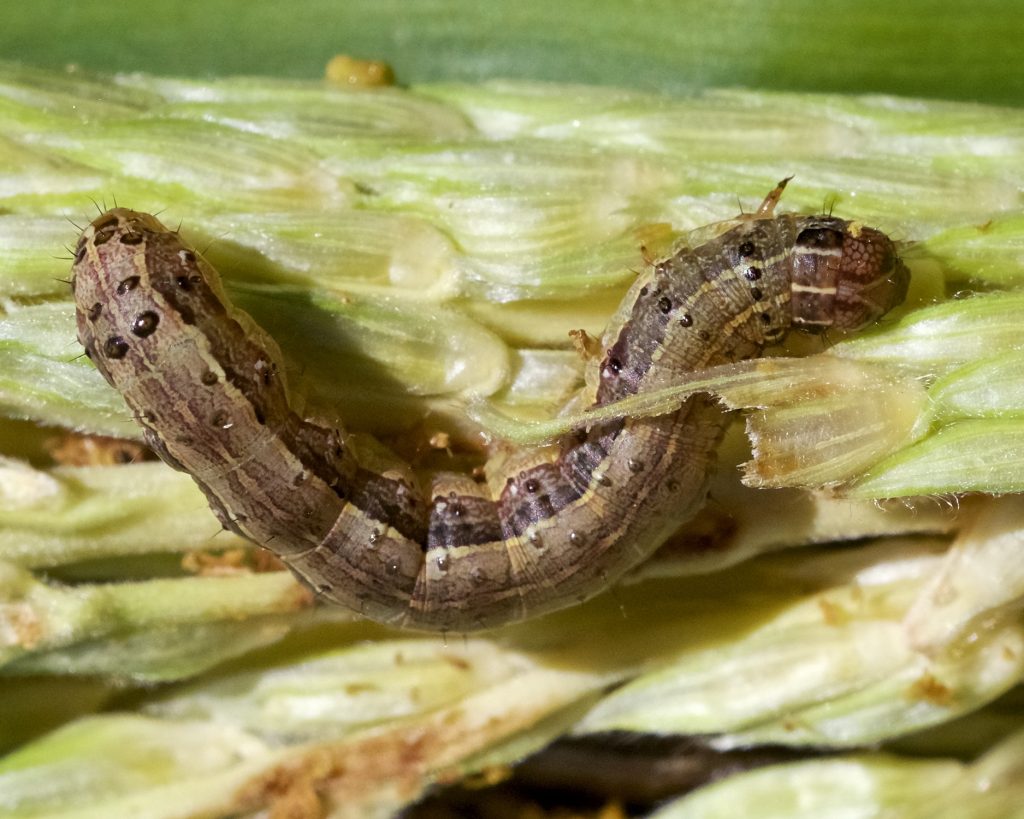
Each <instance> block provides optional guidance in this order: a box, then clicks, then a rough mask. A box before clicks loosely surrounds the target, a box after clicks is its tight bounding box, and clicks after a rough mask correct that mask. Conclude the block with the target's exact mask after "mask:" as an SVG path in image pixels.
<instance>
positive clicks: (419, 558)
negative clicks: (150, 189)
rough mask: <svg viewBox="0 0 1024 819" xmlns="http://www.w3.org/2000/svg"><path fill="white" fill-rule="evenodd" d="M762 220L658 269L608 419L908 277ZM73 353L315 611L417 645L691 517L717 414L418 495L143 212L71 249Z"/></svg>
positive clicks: (564, 601) (836, 227) (548, 596)
mask: <svg viewBox="0 0 1024 819" xmlns="http://www.w3.org/2000/svg"><path fill="white" fill-rule="evenodd" d="M781 189H782V186H781V185H780V186H779V187H778V188H777V189H776V190H775V191H773V192H772V194H770V195H769V197H768V198H767V199H766V200H765V203H764V204H763V205H762V206H761V208H760V209H759V210H758V211H757V213H755V214H753V215H751V216H748V217H744V218H741V219H739V220H737V222H736V223H735V225H734V226H732V227H731V228H729V229H727V230H725V231H724V232H723V233H721V234H720V235H719V236H717V238H715V239H713V240H711V241H708V242H706V243H704V244H702V245H700V246H699V247H695V248H684V249H682V250H679V251H678V252H676V253H675V254H674V255H672V256H670V257H668V258H665V259H663V260H661V261H658V262H657V263H655V264H652V265H650V266H649V267H648V269H646V270H645V271H644V272H643V273H642V274H641V275H640V276H639V279H638V281H637V282H636V283H635V284H634V286H633V287H632V288H631V290H630V291H629V293H628V294H627V296H626V297H625V300H624V301H623V303H622V306H621V307H620V309H619V312H618V314H617V316H616V318H615V320H614V321H613V323H612V326H611V327H610V328H609V330H608V331H607V332H606V335H605V342H606V345H605V348H604V352H603V358H602V359H601V367H600V375H599V380H598V384H597V391H596V399H595V400H596V404H597V405H603V404H607V403H610V402H612V401H615V400H617V399H619V398H622V397H624V396H628V395H631V394H633V393H636V392H638V391H641V390H650V389H657V388H659V387H665V386H669V385H671V384H672V383H673V379H676V380H678V378H679V376H680V374H682V373H687V372H691V371H694V370H699V369H701V368H705V367H709V366H712V365H715V364H721V363H725V362H729V361H735V360H739V359H743V358H751V357H755V356H757V355H759V354H760V353H761V351H762V350H763V348H764V347H765V346H766V345H770V344H774V343H776V342H778V341H780V340H781V339H782V338H783V337H784V336H785V335H786V333H787V332H788V330H789V329H790V328H793V327H796V328H800V329H804V330H808V331H811V332H820V331H822V330H825V329H827V328H836V329H840V330H848V329H855V328H858V327H860V326H862V325H864V324H866V323H868V322H871V321H873V320H875V319H877V318H878V317H879V316H881V315H882V314H883V313H885V312H886V311H887V310H889V309H890V308H891V307H893V306H894V305H896V304H898V303H900V302H901V301H902V300H903V298H904V296H905V294H906V290H907V285H908V275H909V274H908V272H907V269H906V267H905V266H904V265H903V263H902V262H901V261H900V259H899V257H898V256H897V254H896V251H895V248H894V246H893V243H892V242H891V241H890V240H889V238H888V237H886V236H885V235H884V234H882V233H881V232H879V231H877V230H874V229H872V228H868V227H864V226H862V225H860V224H858V223H855V222H849V221H845V220H842V219H838V218H834V217H832V216H825V215H821V216H797V215H782V216H775V215H774V213H773V210H774V206H775V203H776V202H777V200H778V197H779V195H780V194H781ZM73 274H74V277H73V282H72V287H73V290H74V293H75V301H76V314H77V322H78V337H79V340H80V341H81V343H82V345H83V346H84V347H85V350H86V353H87V354H88V355H89V357H90V358H91V359H92V361H93V362H94V363H95V365H96V367H97V369H98V370H99V371H100V372H101V373H102V374H103V375H104V377H105V378H106V379H107V381H109V382H110V383H111V384H112V385H113V386H114V387H115V388H116V389H117V390H118V391H120V392H121V394H122V395H123V396H124V398H125V401H126V402H127V403H128V405H129V407H130V408H131V409H132V411H133V412H134V415H135V418H136V420H137V421H138V423H139V424H141V425H142V427H143V428H144V430H145V436H146V440H147V442H148V443H149V445H150V446H151V447H152V448H153V449H154V450H155V451H156V452H157V453H158V454H159V455H160V457H161V458H162V459H163V460H164V461H166V462H167V463H168V464H170V465H171V466H173V467H174V468H176V469H180V470H184V471H186V472H188V473H189V474H190V475H191V476H192V478H193V479H194V480H195V481H196V483H197V484H198V485H199V486H200V488H201V489H202V490H203V492H204V493H205V494H206V497H207V498H208V500H209V502H210V506H211V507H212V509H213V511H214V512H215V513H216V515H217V517H218V518H219V519H220V521H221V523H222V524H223V525H224V526H225V527H226V528H227V529H229V530H231V531H234V532H236V533H238V534H240V535H241V536H243V537H245V538H248V539H249V540H251V541H253V542H255V543H257V544H261V545H263V546H265V547H266V548H268V549H270V550H272V551H273V552H275V553H276V554H277V555H278V556H279V557H280V558H281V559H282V560H283V561H284V562H285V563H286V564H287V565H288V566H289V567H290V568H291V570H292V571H293V572H294V573H295V574H296V575H298V576H299V577H300V578H301V579H302V580H303V581H305V582H306V583H307V584H308V585H310V586H311V587H312V588H313V589H315V590H316V592H317V593H318V594H319V595H320V597H322V598H323V599H325V600H328V601H331V602H333V603H338V604H341V605H343V606H348V607H350V608H352V609H354V610H356V611H358V612H360V613H362V614H363V615H365V616H366V617H369V618H372V619H374V620H378V621H380V622H384V623H389V624H393V625H397V626H405V627H410V628H418V629H439V630H458V631H471V630H475V629H480V628H487V627H491V626H496V625H500V624H503V623H508V622H512V621H517V620H521V619H524V618H527V617H532V616H535V615H538V614H541V613H544V612H549V611H552V610H555V609H559V608H563V607H565V606H568V605H572V604H574V603H576V602H581V601H583V600H585V599H587V598H589V597H591V596H593V595H594V594H596V593H597V592H599V591H600V590H602V589H603V588H605V587H607V586H608V585H610V584H611V583H613V582H614V581H615V580H616V579H617V578H619V577H620V576H621V575H622V574H623V573H624V572H625V571H627V570H628V569H630V568H631V567H633V566H635V565H636V564H637V563H639V562H640V561H642V560H644V559H645V558H646V557H647V556H648V555H650V553H651V552H652V551H653V550H654V549H655V548H657V546H658V545H660V544H661V543H662V542H663V541H664V540H665V539H666V538H667V537H668V536H669V535H670V534H671V533H672V532H673V531H674V530H675V529H676V528H677V527H679V526H680V524H682V523H684V522H685V521H686V520H687V519H689V518H690V517H691V516H692V515H693V514H694V513H695V512H696V511H697V509H698V508H699V507H700V505H701V504H702V503H703V501H704V497H705V494H706V486H707V482H708V477H709V474H710V472H711V469H712V467H713V463H714V458H715V450H716V448H717V446H718V443H719V439H720V437H721V434H722V431H723V429H724V425H725V416H724V414H723V413H722V412H721V410H720V409H719V408H718V407H717V406H716V405H715V404H714V402H713V401H712V400H711V399H710V398H708V397H704V396H697V397H694V398H691V399H689V400H687V401H686V402H685V403H684V404H683V405H682V406H681V407H680V408H679V409H678V410H676V411H673V412H671V413H668V414H665V415H661V416H658V417H642V418H625V419H622V420H617V421H608V422H602V423H599V424H597V425H595V426H594V427H592V428H591V429H588V430H585V431H581V432H579V433H575V434H571V435H568V436H566V438H565V439H564V440H562V441H561V442H559V443H558V444H557V445H555V446H551V447H545V448H540V449H537V450H530V451H527V452H524V453H520V454H519V455H518V456H517V457H514V458H512V459H511V461H510V464H509V465H508V466H506V467H504V472H503V473H502V477H501V480H500V482H499V484H498V485H497V488H496V489H495V490H494V492H493V494H492V491H491V489H490V488H489V486H488V484H482V483H478V482H477V481H475V480H473V479H472V478H470V477H469V476H466V475H457V474H447V473H445V474H439V475H436V476H434V477H433V478H431V479H430V482H429V486H426V487H421V486H420V485H419V483H418V482H417V480H416V478H415V477H414V476H413V474H412V471H411V469H408V468H401V467H396V468H387V469H384V470H381V471H377V470H376V469H375V466H376V465H375V464H372V465H371V464H369V463H364V462H361V461H360V459H359V457H357V455H356V454H355V453H354V452H353V451H352V448H351V447H350V446H349V443H348V439H347V436H346V434H345V433H344V432H343V431H341V430H338V429H334V428H329V427H327V426H324V425H322V424H320V423H316V422H313V421H309V420H304V419H302V418H300V417H299V416H298V415H297V414H296V413H295V412H294V411H293V410H292V409H291V407H290V405H289V400H288V395H287V391H286V387H285V384H284V382H283V375H282V366H281V363H280V362H281V354H280V351H279V350H278V348H277V345H276V344H275V343H274V341H273V340H272V339H271V338H270V337H269V336H268V335H267V334H266V333H265V332H264V331H262V330H261V329H260V328H259V327H257V326H256V325H255V323H254V322H253V321H252V319H250V318H249V316H248V315H246V314H245V313H243V312H241V311H239V310H237V309H236V308H234V307H233V306H232V305H231V303H230V302H229V301H228V299H227V298H226V297H225V295H224V292H223V290H222V287H221V283H220V279H219V277H218V275H217V273H216V271H214V269H213V268H212V267H211V266H210V265H209V264H208V263H207V262H206V261H205V260H204V259H203V258H202V257H201V256H200V255H199V254H198V253H197V252H196V251H195V250H193V249H192V248H190V247H188V246H187V245H185V244H184V243H183V242H182V240H181V238H180V236H179V235H178V234H177V232H175V231H171V230H168V229H167V228H165V227H164V226H163V225H162V224H161V223H160V222H159V221H157V219H156V218H155V217H153V216H151V215H149V214H145V213H138V212H134V211H131V210H127V209H125V208H115V209H113V210H111V211H108V212H106V213H104V214H103V215H101V216H100V217H99V218H97V219H96V220H95V221H94V222H93V223H92V224H91V225H89V226H88V227H87V228H86V229H85V231H84V232H83V233H82V236H81V238H80V239H79V242H78V245H77V247H76V252H75V261H74V266H73Z"/></svg>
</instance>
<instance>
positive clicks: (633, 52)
mask: <svg viewBox="0 0 1024 819" xmlns="http://www.w3.org/2000/svg"><path fill="white" fill-rule="evenodd" d="M1022 42H1024V3H1021V2H1020V0H974V2H971V3H962V2H960V1H959V0H902V1H901V2H892V0H858V1H857V2H839V1H838V0H831V1H829V0H824V1H823V0H714V1H713V2H709V0H614V1H612V0H561V2H550V0H517V1H516V2H514V3H506V2H493V3H491V2H480V0H344V1H341V0H298V2H291V3H284V2H279V1H278V0H269V1H268V0H257V1H255V2H254V0H185V1H184V2H177V3H174V2H170V3H137V4H126V3H114V2H110V1H109V0H104V2H93V1H92V0H79V2H68V0H36V2H33V3H20V4H17V3H13V2H7V3H4V4H3V9H2V10H0V54H2V55H3V56H4V57H6V58H7V59H15V60H22V61H25V62H28V63H31V64H35V65H39V66H49V67H58V66H63V65H65V64H68V63H76V64H78V65H81V66H83V67H86V68H92V69H97V70H131V71H147V72H151V73H156V74H179V75H189V76H206V75H222V74H237V73H247V74H271V75H279V76H295V77H315V76H318V75H320V74H321V73H322V71H323V66H324V64H325V63H326V61H327V60H328V59H329V58H330V57H331V56H333V55H334V54H337V53H348V54H351V55H353V56H357V57H364V58H372V59H382V60H386V61H388V62H390V63H391V64H392V65H393V66H394V67H395V69H396V72H397V75H398V78H399V80H400V81H401V82H404V83H415V82H424V81H430V80H445V79H468V80H473V79H480V78H487V77H515V78H521V79H523V78H525V79H544V80H558V81H562V82H566V81H572V82H588V83H612V84H617V85H624V86H629V87H634V88H644V89H659V90H665V91H670V92H675V93H678V92H685V91H688V90H692V89H696V88H701V87H706V86H722V85H727V86H731V85H742V86H749V87H759V88H777V89H788V90H803V91H842V92H884V93H897V94H904V95H912V96H925V97H938V98H948V99H957V100H977V101H983V102H993V103H1003V104H1010V105H1019V104H1021V101H1022V100H1024V71H1022V70H1021V68H1020V44H1021V43H1022Z"/></svg>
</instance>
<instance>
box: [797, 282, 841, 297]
mask: <svg viewBox="0 0 1024 819" xmlns="http://www.w3.org/2000/svg"><path fill="white" fill-rule="evenodd" d="M789 288H790V290H792V291H793V292H794V293H814V294H815V295H819V296H834V295H835V294H836V288H835V287H815V286H814V285H811V284H797V283H796V282H793V283H792V284H790V285H789Z"/></svg>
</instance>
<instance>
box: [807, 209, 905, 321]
mask: <svg viewBox="0 0 1024 819" xmlns="http://www.w3.org/2000/svg"><path fill="white" fill-rule="evenodd" d="M796 229H797V235H796V243H795V246H794V248H793V278H792V290H793V301H792V305H793V323H794V325H796V326H797V327H799V328H801V329H804V330H807V331H810V332H822V331H824V330H828V329H830V328H834V329H837V330H856V329H858V328H859V327H863V326H864V325H866V324H870V323H871V322H873V321H875V320H877V319H878V318H880V317H881V316H883V315H885V313H887V312H889V310H891V309H892V308H893V307H895V306H896V305H898V304H900V303H901V302H902V301H903V299H904V298H906V295H907V286H908V285H909V283H910V272H909V271H908V270H907V268H906V266H905V265H904V264H903V262H902V261H901V260H900V257H899V256H898V255H897V253H896V247H895V245H894V244H893V242H892V240H891V239H890V238H889V237H888V236H886V235H885V234H884V233H882V232H881V231H878V230H875V229H874V228H869V227H864V226H863V225H861V224H860V223H859V222H847V221H846V220H844V219H836V218H834V217H831V216H807V217H800V218H798V219H797V222H796Z"/></svg>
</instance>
